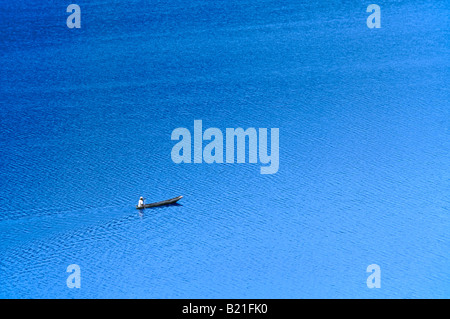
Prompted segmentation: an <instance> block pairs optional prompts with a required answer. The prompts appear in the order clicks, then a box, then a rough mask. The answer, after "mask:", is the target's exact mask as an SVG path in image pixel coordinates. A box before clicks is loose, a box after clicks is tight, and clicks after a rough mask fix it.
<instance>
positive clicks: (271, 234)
mask: <svg viewBox="0 0 450 319" xmlns="http://www.w3.org/2000/svg"><path fill="white" fill-rule="evenodd" d="M76 3H77V4H78V5H79V6H80V7H81V28H80V29H69V28H68V27H67V26H66V19H67V17H68V15H69V13H67V12H66V8H67V5H68V4H69V3H61V2H58V1H48V0H44V1H36V0H33V1H20V2H19V1H17V2H16V1H6V0H0V30H1V33H0V107H1V112H0V297H1V298H448V297H450V216H449V212H450V210H449V208H450V169H449V168H450V131H449V129H450V104H449V97H450V94H449V84H448V83H449V75H450V74H449V70H450V40H449V39H450V37H449V29H450V28H449V26H450V24H449V19H448V16H449V14H450V12H449V11H450V10H449V6H448V2H447V1H431V0H430V1H389V2H387V1H383V2H380V3H378V4H379V5H380V7H381V28H380V29H369V28H368V27H367V25H366V19H367V17H368V16H369V14H370V13H366V8H367V6H368V5H369V4H370V3H371V2H370V3H369V2H367V3H364V2H358V1H346V2H345V3H341V2H338V1H327V2H324V1H319V0H313V1H306V0H300V1H291V0H288V1H248V0H239V1H237V0H236V1H235V0H228V1H200V0H193V1H186V0H185V1H179V0H173V1H118V0H114V1H84V0H83V1H78V2H76ZM194 120H202V121H203V127H204V129H206V128H208V127H217V128H219V129H221V130H222V131H223V132H225V129H226V128H237V127H242V128H249V127H255V128H279V130H280V148H279V151H280V155H279V156H280V160H279V171H278V172H277V173H276V174H272V175H262V174H260V166H261V164H260V163H258V164H249V163H245V164H205V163H203V164H194V163H192V164H179V165H177V164H175V163H173V161H172V159H171V156H170V154H171V149H172V147H173V146H174V144H175V143H176V142H175V141H172V140H171V133H172V131H173V130H174V129H175V128H178V127H186V128H188V129H190V130H191V131H192V129H193V124H194ZM178 195H183V196H184V198H183V199H182V200H181V201H180V205H179V206H168V207H160V208H155V209H151V210H150V209H149V210H145V211H144V212H143V213H139V212H138V211H137V210H136V209H135V208H134V205H135V204H137V200H138V197H139V196H145V197H146V198H147V201H150V202H151V201H158V200H163V199H167V198H171V197H175V196H178ZM70 264H77V265H79V266H80V269H81V288H80V289H75V288H74V289H69V288H68V287H67V285H66V279H67V277H68V275H69V273H67V272H66V268H67V266H68V265H70ZM370 264H377V265H379V266H380V269H381V288H378V289H377V288H375V289H369V288H368V287H367V285H366V280H367V277H368V276H369V275H370V274H369V273H367V272H366V268H367V266H368V265H370Z"/></svg>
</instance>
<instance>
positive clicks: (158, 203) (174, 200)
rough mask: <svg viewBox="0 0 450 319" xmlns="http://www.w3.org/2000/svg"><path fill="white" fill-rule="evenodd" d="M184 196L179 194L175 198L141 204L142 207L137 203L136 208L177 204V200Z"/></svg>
mask: <svg viewBox="0 0 450 319" xmlns="http://www.w3.org/2000/svg"><path fill="white" fill-rule="evenodd" d="M182 198H183V196H178V197H175V198H171V199H166V200H163V201H161V202H156V203H151V204H145V205H144V206H141V207H138V205H136V208H137V209H144V208H151V207H158V206H164V205H170V204H175V203H176V202H178V201H179V200H180V199H182Z"/></svg>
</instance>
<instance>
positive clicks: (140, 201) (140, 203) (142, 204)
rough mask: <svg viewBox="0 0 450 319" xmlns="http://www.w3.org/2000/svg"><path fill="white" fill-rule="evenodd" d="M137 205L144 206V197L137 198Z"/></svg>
mask: <svg viewBox="0 0 450 319" xmlns="http://www.w3.org/2000/svg"><path fill="white" fill-rule="evenodd" d="M138 207H144V197H142V196H141V198H139V203H138Z"/></svg>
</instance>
